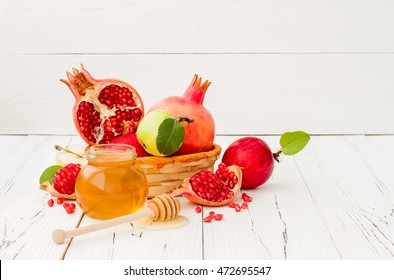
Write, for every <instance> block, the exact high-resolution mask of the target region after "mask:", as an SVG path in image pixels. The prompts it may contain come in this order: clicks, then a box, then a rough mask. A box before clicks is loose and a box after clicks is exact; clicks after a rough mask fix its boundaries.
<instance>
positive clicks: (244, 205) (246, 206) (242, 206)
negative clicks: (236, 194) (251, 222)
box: [241, 202, 249, 209]
mask: <svg viewBox="0 0 394 280" xmlns="http://www.w3.org/2000/svg"><path fill="white" fill-rule="evenodd" d="M248 207H249V205H248V203H247V202H244V203H242V204H241V208H242V209H247V208H248Z"/></svg>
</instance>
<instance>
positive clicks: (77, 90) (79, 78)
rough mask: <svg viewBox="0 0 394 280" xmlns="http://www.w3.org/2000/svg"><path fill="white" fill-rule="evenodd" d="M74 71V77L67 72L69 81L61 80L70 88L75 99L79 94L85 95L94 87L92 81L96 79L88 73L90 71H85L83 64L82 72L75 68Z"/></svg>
mask: <svg viewBox="0 0 394 280" xmlns="http://www.w3.org/2000/svg"><path fill="white" fill-rule="evenodd" d="M72 71H73V74H74V75H73V74H71V73H70V72H66V75H67V79H68V80H66V79H60V81H61V82H63V83H64V84H66V86H68V87H69V89H70V90H71V91H72V93H73V94H74V96H75V97H77V95H78V94H79V95H84V94H85V91H86V89H87V88H89V87H91V86H92V85H93V84H92V83H91V82H90V81H93V80H94V79H93V78H92V76H91V75H90V74H89V73H88V71H86V70H85V68H84V67H83V65H82V63H81V70H78V69H76V68H74V67H73V68H72Z"/></svg>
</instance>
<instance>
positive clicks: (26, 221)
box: [0, 135, 394, 260]
mask: <svg viewBox="0 0 394 280" xmlns="http://www.w3.org/2000/svg"><path fill="white" fill-rule="evenodd" d="M239 137H240V136H217V138H216V142H217V143H219V144H220V145H221V146H222V147H223V148H225V147H227V146H228V145H229V144H230V143H231V142H232V141H234V140H235V139H237V138H239ZM262 138H263V139H264V140H265V141H267V143H268V144H269V145H270V147H271V148H272V150H273V151H275V150H276V149H277V148H278V146H279V144H278V139H279V137H277V136H263V137H262ZM393 140H394V138H393V136H372V137H371V136H362V135H359V136H357V135H356V136H312V138H311V141H310V143H309V144H308V146H307V148H306V149H305V150H304V151H302V152H301V153H300V154H297V155H296V156H294V157H282V159H281V162H280V163H279V164H276V165H275V170H274V173H273V176H272V178H271V179H270V180H269V181H268V182H267V183H266V184H265V185H264V186H261V187H259V188H257V189H254V190H248V191H246V192H247V193H248V194H249V195H251V196H252V197H253V198H254V199H253V202H251V203H249V209H248V210H242V211H241V212H240V213H237V212H235V211H234V210H233V209H230V208H228V207H219V208H212V207H204V209H203V213H202V214H197V213H195V212H194V208H195V206H196V205H194V204H192V203H189V202H186V201H185V200H184V199H182V205H183V210H182V214H183V215H185V216H186V217H188V218H189V220H190V223H189V225H188V226H186V227H184V228H181V229H177V230H173V231H147V230H143V229H139V228H137V227H136V226H135V225H134V226H131V225H130V224H124V225H120V226H117V227H113V228H109V229H105V230H102V231H99V232H96V233H92V234H89V235H84V236H80V237H76V238H74V239H73V240H72V242H71V243H70V246H68V244H63V245H55V244H54V243H53V242H52V241H51V240H50V234H51V232H52V231H53V230H54V229H56V228H64V229H71V228H73V227H76V226H77V225H78V224H79V220H80V218H81V212H80V210H78V211H77V213H76V214H73V215H67V214H66V213H65V211H64V209H62V208H61V207H60V206H59V207H54V208H49V207H48V206H47V205H46V201H47V200H48V198H49V196H48V195H47V194H46V193H44V192H43V191H41V190H39V189H38V188H37V183H35V182H36V180H37V179H38V176H39V174H40V173H41V171H42V170H43V169H44V168H45V167H46V166H48V165H50V164H52V163H53V161H54V154H55V151H54V150H53V149H52V145H53V144H54V143H58V144H61V145H66V144H67V143H69V142H71V143H78V142H80V139H79V137H69V136H34V135H29V136H1V137H0V141H1V143H4V147H9V148H10V147H11V146H14V147H16V146H18V150H17V151H19V152H16V153H15V154H11V153H9V154H7V153H5V152H6V151H7V148H1V150H0V152H1V153H0V154H2V155H3V158H2V161H1V164H2V166H0V167H1V170H2V171H3V170H4V171H5V172H2V173H1V174H0V179H1V180H0V186H1V190H2V192H1V200H0V258H1V259H62V258H65V259H70V260H71V259H155V260H156V259H163V260H164V259H172V260H173V259H185V260H187V259H190V260H191V259H206V260H210V259H308V260H309V259H351V260H352V259H354V260H364V259H376V260H380V259H386V260H392V259H394V228H393V225H394V223H393V220H394V189H393V186H394V175H393V172H392V170H393V167H394V162H393V161H392V156H393V154H392V153H393V152H392V149H391V146H392V144H393V143H394V142H393ZM13 143H14V144H13ZM2 147H3V146H2ZM4 190H8V191H4ZM237 201H240V198H237ZM212 210H213V211H215V212H216V213H222V214H224V219H223V220H222V221H221V222H212V223H210V224H207V223H202V221H201V219H202V218H203V217H205V216H207V215H208V213H209V211H212ZM93 222H95V221H94V220H93V219H90V218H87V217H86V216H84V217H83V218H82V222H81V225H84V224H90V223H93Z"/></svg>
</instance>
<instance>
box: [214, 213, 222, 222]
mask: <svg viewBox="0 0 394 280" xmlns="http://www.w3.org/2000/svg"><path fill="white" fill-rule="evenodd" d="M214 219H215V220H216V221H221V220H222V219H223V214H216V215H215V217H214Z"/></svg>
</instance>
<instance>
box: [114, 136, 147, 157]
mask: <svg viewBox="0 0 394 280" xmlns="http://www.w3.org/2000/svg"><path fill="white" fill-rule="evenodd" d="M111 143H112V144H127V145H130V146H133V147H134V148H135V152H136V153H137V157H146V156H149V154H148V153H147V152H146V151H145V149H144V148H143V147H142V146H141V144H140V142H138V139H137V135H136V134H135V133H127V134H124V135H120V136H117V137H115V138H114V139H113V140H112V141H111Z"/></svg>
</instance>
